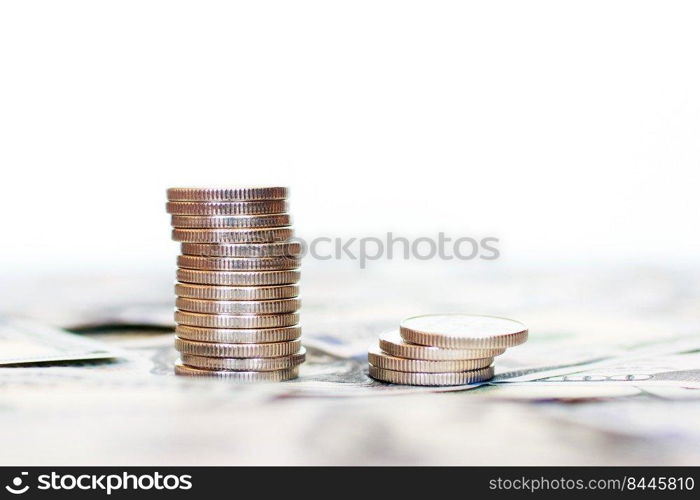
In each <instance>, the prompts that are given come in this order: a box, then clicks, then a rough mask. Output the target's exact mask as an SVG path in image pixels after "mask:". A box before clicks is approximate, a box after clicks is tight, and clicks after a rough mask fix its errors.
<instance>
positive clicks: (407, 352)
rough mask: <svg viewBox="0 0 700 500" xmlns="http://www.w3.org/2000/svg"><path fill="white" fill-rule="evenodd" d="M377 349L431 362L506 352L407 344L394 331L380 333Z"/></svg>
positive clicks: (499, 348) (490, 356) (499, 349)
mask: <svg viewBox="0 0 700 500" xmlns="http://www.w3.org/2000/svg"><path fill="white" fill-rule="evenodd" d="M379 347H380V349H381V350H382V351H384V352H386V353H387V354H390V355H392V356H397V357H399V358H409V359H425V360H432V361H449V360H461V359H482V358H493V357H494V356H499V355H501V354H503V353H504V352H505V351H506V350H505V349H504V348H503V347H496V348H493V349H443V348H441V347H430V346H424V345H417V344H409V343H408V342H406V341H404V339H402V338H401V335H399V332H398V331H396V330H392V331H390V332H385V333H382V334H381V335H380V336H379Z"/></svg>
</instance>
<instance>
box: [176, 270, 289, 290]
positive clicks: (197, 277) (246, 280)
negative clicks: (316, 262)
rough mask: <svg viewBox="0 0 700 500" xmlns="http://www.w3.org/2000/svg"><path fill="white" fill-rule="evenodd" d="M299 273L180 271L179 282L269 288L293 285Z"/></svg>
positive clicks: (178, 273)
mask: <svg viewBox="0 0 700 500" xmlns="http://www.w3.org/2000/svg"><path fill="white" fill-rule="evenodd" d="M299 276H300V275H299V271H295V270H290V271H200V270H196V269H178V270H177V280H178V281H181V282H183V283H195V284H198V285H224V286H268V285H292V284H294V283H297V282H298V281H299Z"/></svg>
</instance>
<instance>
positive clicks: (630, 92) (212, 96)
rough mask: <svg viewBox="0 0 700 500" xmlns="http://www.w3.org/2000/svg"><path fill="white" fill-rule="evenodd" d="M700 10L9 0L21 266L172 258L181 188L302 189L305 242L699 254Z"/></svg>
mask: <svg viewBox="0 0 700 500" xmlns="http://www.w3.org/2000/svg"><path fill="white" fill-rule="evenodd" d="M699 19H700V4H698V3H697V2H675V1H657V2H645V1H639V0H634V1H610V0H606V1H586V2H572V1H561V0H557V1H547V2H545V1H527V2H524V1H512V2H509V1H494V2H467V1H455V2H450V1H435V0H433V1H407V0H402V1H381V0H372V1H361V0H353V1H342V2H339V1H332V0H323V1H289V0H287V1H264V0H258V1H250V2H248V1H245V2H235V1H230V0H229V1H221V2H215V1H202V0H197V1H174V0H167V1H148V0H138V1H127V0H121V1H118V2H116V1H115V2H106V1H96V0H89V1H61V2H56V1H29V0H22V1H5V2H2V3H1V4H0V72H1V77H0V165H1V166H2V179H3V183H2V184H3V186H2V187H3V189H2V196H0V209H1V210H2V220H3V228H2V231H1V233H0V234H2V236H1V238H2V241H1V243H2V265H3V266H5V267H6V268H8V269H12V270H15V271H17V270H22V269H29V268H32V269H35V270H36V269H42V268H45V267H48V266H63V267H71V266H78V265H79V266H87V265H97V266H103V265H111V266H118V265H121V264H125V265H145V266H147V265H152V264H157V263H161V264H163V265H165V266H169V267H171V268H172V267H174V262H173V260H172V255H173V253H174V252H175V251H176V245H175V244H174V243H173V242H171V241H170V240H169V236H170V227H169V218H168V217H167V216H166V214H165V209H164V201H165V189H166V187H168V186H175V185H241V184H243V185H245V184H282V185H289V186H290V187H291V188H292V193H293V197H292V200H291V203H292V212H293V214H294V215H295V217H296V220H295V222H296V227H297V229H298V230H299V232H300V233H301V234H302V235H303V236H307V237H308V236H314V235H318V234H326V235H372V234H378V233H381V232H385V231H393V232H395V233H398V234H405V235H432V234H435V232H436V231H438V230H446V231H448V232H450V233H451V234H452V235H455V236H461V235H479V236H486V235H495V236H499V237H500V238H501V241H502V244H501V250H502V254H503V259H505V260H508V259H510V260H512V261H531V262H551V261H555V260H556V261H560V262H572V263H573V262H586V261H591V260H594V261H598V260H610V261H620V260H622V261H624V262H654V263H660V264H664V265H673V264H678V263H683V262H690V263H693V262H695V261H696V259H697V255H698V251H699V250H700V232H699V231H698V229H697V218H698V212H699V211H698V208H699V205H700V202H699V201H698V194H697V193H698V180H699V175H698V167H699V164H700V162H699V160H700V64H699V62H700V29H699V28H698V20H699ZM164 255H167V257H164Z"/></svg>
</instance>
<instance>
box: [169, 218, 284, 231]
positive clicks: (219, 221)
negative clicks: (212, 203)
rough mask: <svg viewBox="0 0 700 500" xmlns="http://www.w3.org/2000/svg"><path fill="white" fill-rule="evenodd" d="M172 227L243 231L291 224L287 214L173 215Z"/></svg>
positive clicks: (171, 219)
mask: <svg viewBox="0 0 700 500" xmlns="http://www.w3.org/2000/svg"><path fill="white" fill-rule="evenodd" d="M170 223H171V225H172V226H173V227H177V228H182V229H245V228H261V227H284V226H289V225H290V224H291V223H292V218H291V217H290V216H289V215H287V214H270V215H235V216H208V215H173V216H172V217H171V218H170Z"/></svg>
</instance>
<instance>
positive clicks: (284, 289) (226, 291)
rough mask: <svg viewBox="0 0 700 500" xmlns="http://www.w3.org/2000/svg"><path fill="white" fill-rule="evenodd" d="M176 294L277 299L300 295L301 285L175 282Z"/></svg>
mask: <svg viewBox="0 0 700 500" xmlns="http://www.w3.org/2000/svg"><path fill="white" fill-rule="evenodd" d="M175 295H177V296H178V297H188V298H191V299H203V300H276V299H288V298H291V297H297V296H299V286H298V285H277V286H216V285H195V284H192V283H175Z"/></svg>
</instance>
